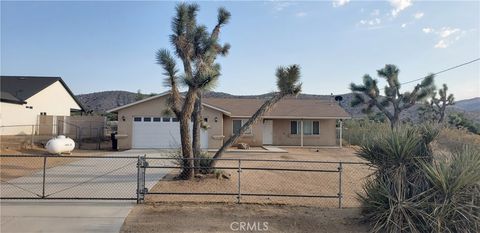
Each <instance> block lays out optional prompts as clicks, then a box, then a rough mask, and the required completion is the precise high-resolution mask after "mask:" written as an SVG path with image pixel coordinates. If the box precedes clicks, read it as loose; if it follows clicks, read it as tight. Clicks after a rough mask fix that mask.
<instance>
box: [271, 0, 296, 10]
mask: <svg viewBox="0 0 480 233" xmlns="http://www.w3.org/2000/svg"><path fill="white" fill-rule="evenodd" d="M274 4H275V5H274V7H273V8H274V9H275V10H276V11H283V10H284V9H285V8H287V7H289V6H292V5H295V3H293V2H275V3H274Z"/></svg>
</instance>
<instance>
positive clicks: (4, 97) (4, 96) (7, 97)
mask: <svg viewBox="0 0 480 233" xmlns="http://www.w3.org/2000/svg"><path fill="white" fill-rule="evenodd" d="M0 100H1V102H7V103H12V104H24V103H25V101H22V100H20V99H19V98H17V97H15V96H13V95H12V94H10V93H8V92H3V91H0Z"/></svg>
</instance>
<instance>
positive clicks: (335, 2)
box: [332, 0, 350, 7]
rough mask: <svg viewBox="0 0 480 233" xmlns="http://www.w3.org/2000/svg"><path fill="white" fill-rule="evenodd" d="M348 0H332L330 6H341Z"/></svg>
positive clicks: (348, 0)
mask: <svg viewBox="0 0 480 233" xmlns="http://www.w3.org/2000/svg"><path fill="white" fill-rule="evenodd" d="M348 2H350V0H333V2H332V6H333V7H341V6H344V5H346V4H347V3H348Z"/></svg>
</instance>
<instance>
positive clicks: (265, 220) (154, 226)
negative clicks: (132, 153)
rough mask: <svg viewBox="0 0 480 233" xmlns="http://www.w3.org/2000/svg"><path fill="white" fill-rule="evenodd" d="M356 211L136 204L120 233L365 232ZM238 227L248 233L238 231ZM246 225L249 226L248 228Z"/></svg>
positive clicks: (249, 205) (219, 205)
mask: <svg viewBox="0 0 480 233" xmlns="http://www.w3.org/2000/svg"><path fill="white" fill-rule="evenodd" d="M359 217H360V213H359V210H358V209H357V208H349V209H322V208H314V207H298V206H297V207H293V206H282V205H255V204H241V205H237V204H214V203H210V204H195V203H183V204H179V203H176V204H162V205H157V206H154V205H138V206H137V207H135V208H134V209H133V210H132V211H131V212H130V214H129V215H128V217H127V218H126V219H125V222H124V224H123V226H122V229H121V231H120V232H122V233H134V232H135V233H145V232H172V233H173V232H289V233H290V232H331V233H334V232H368V229H369V228H368V226H366V225H364V224H360V222H359ZM240 224H242V225H243V226H244V228H243V229H246V227H247V226H248V225H250V226H251V227H252V228H253V229H254V230H252V228H250V231H247V230H243V231H242V230H241V229H240ZM247 224H248V225H247Z"/></svg>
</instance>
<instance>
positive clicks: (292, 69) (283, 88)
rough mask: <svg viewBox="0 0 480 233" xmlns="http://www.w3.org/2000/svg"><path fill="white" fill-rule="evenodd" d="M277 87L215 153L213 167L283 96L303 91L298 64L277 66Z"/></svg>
mask: <svg viewBox="0 0 480 233" xmlns="http://www.w3.org/2000/svg"><path fill="white" fill-rule="evenodd" d="M276 76H277V88H278V92H276V93H275V94H274V95H273V96H272V97H271V98H270V99H269V100H267V101H265V103H264V104H263V105H262V106H261V107H260V108H259V109H258V110H257V111H256V112H255V113H254V114H253V115H252V117H250V119H248V121H247V122H246V123H245V124H244V125H243V126H242V127H241V128H240V130H239V132H237V133H235V134H234V135H232V136H231V137H230V138H229V139H228V140H227V141H225V143H223V145H222V147H221V148H220V149H219V150H218V151H217V153H215V155H214V156H213V160H212V163H211V167H214V166H215V163H216V160H215V159H218V158H221V157H222V155H223V153H224V152H225V150H226V149H227V148H228V147H230V146H232V145H233V144H234V143H235V142H236V141H237V140H238V138H240V136H241V135H243V134H244V133H245V132H246V131H247V130H248V129H249V128H250V127H251V126H252V125H253V124H255V122H257V121H258V120H259V119H261V117H262V116H263V115H264V114H265V113H267V112H269V111H270V110H272V109H273V107H274V106H275V104H276V103H278V101H280V100H281V99H282V98H283V97H285V96H289V95H293V96H296V95H298V94H299V93H300V92H301V91H302V84H301V83H300V82H299V81H300V67H299V66H298V65H291V66H288V67H279V68H277V73H276Z"/></svg>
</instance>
